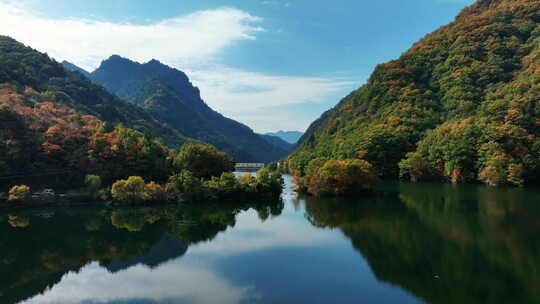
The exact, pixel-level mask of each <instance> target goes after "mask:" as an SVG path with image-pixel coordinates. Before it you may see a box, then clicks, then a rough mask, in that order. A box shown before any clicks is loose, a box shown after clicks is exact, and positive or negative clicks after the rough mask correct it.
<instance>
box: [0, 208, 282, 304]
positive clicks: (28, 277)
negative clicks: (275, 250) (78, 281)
mask: <svg viewBox="0 0 540 304" xmlns="http://www.w3.org/2000/svg"><path fill="white" fill-rule="evenodd" d="M250 208H253V209H255V210H256V211H257V212H258V213H259V215H260V216H261V217H264V216H266V214H269V213H272V214H279V213H280V212H281V210H282V209H283V203H282V202H274V203H264V204H263V203H260V204H242V205H208V206H204V207H202V206H196V207H190V206H165V207H153V208H120V209H94V208H68V209H56V210H55V212H49V211H47V210H40V211H35V210H32V211H21V212H16V213H10V214H0V227H2V228H1V229H0V248H2V251H1V252H0V273H2V276H0V303H2V304H4V303H6V304H10V303H18V302H20V301H23V300H27V299H29V298H32V297H34V296H36V295H38V294H41V293H43V292H45V291H46V290H47V289H50V288H52V287H53V286H54V285H56V284H58V283H59V282H60V281H61V279H62V277H63V276H64V275H65V274H67V273H69V272H78V271H80V270H81V269H82V268H83V267H84V266H86V265H88V264H90V263H92V262H98V263H99V264H100V265H102V266H103V267H104V268H106V269H107V270H108V271H110V272H112V273H115V272H118V271H121V270H124V269H127V268H130V267H132V266H135V265H146V266H148V267H150V268H154V267H158V266H159V265H160V264H162V263H164V262H167V261H170V260H172V259H176V258H178V257H181V256H182V255H184V254H185V252H186V250H187V248H188V246H190V245H191V244H195V243H198V242H201V241H207V240H211V239H213V238H214V237H215V236H216V235H217V234H218V233H220V232H221V231H224V230H226V229H227V228H228V227H233V226H234V225H235V218H236V215H237V214H238V213H239V212H241V211H242V210H247V209H250ZM43 214H47V215H48V216H43Z"/></svg>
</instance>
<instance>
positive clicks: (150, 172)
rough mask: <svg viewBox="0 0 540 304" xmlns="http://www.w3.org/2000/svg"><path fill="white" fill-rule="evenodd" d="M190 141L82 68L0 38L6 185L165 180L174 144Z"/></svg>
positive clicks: (1, 151)
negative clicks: (95, 178) (93, 178)
mask: <svg viewBox="0 0 540 304" xmlns="http://www.w3.org/2000/svg"><path fill="white" fill-rule="evenodd" d="M157 138H159V139H161V140H162V141H163V142H164V143H165V144H167V145H168V147H167V146H165V145H164V144H162V143H161V142H160V141H158V140H156V139H157ZM187 140H189V139H188V138H186V137H184V136H183V135H181V134H180V133H179V132H178V131H177V130H174V129H172V128H170V127H167V126H165V125H163V124H161V123H160V122H158V121H156V120H155V119H154V118H152V117H151V116H150V115H149V114H148V113H147V112H146V111H145V110H144V109H142V108H141V107H138V106H136V105H133V104H131V103H129V102H127V101H124V100H122V99H120V98H118V97H116V96H114V95H112V94H110V93H109V92H107V90H106V89H104V88H103V87H101V86H99V85H97V84H94V83H92V82H91V81H90V80H88V79H87V78H86V77H84V76H83V75H82V74H81V73H78V72H72V71H69V70H67V69H66V68H64V66H63V65H62V64H60V63H58V62H56V61H54V60H52V59H50V58H49V57H48V56H47V55H46V54H42V53H40V52H38V51H35V50H33V49H31V48H30V47H26V46H24V45H23V44H21V43H19V42H17V41H16V40H14V39H12V38H9V37H5V36H0V172H1V173H0V188H2V189H0V190H4V189H3V188H4V187H8V186H10V185H13V184H15V183H16V182H17V179H18V178H25V182H28V183H32V182H33V181H31V180H30V179H36V181H35V182H38V181H37V180H40V179H41V180H44V179H47V180H48V181H50V183H52V182H54V181H56V182H57V184H58V185H60V186H61V187H69V186H70V183H74V184H78V185H80V184H81V183H82V181H83V179H84V175H85V174H97V175H100V176H101V177H102V179H103V180H104V182H109V181H114V180H116V179H118V178H125V177H127V176H130V175H141V176H148V177H149V178H152V179H154V180H160V179H163V178H165V177H167V176H168V175H170V170H171V164H170V161H168V160H167V157H171V155H172V154H173V152H172V151H171V150H170V149H169V147H179V146H180V145H182V144H183V143H184V142H186V141H187ZM50 183H49V185H50Z"/></svg>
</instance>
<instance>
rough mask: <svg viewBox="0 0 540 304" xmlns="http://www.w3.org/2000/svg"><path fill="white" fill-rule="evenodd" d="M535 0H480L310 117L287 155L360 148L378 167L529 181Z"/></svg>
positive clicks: (534, 137)
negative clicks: (330, 106) (320, 113)
mask: <svg viewBox="0 0 540 304" xmlns="http://www.w3.org/2000/svg"><path fill="white" fill-rule="evenodd" d="M539 114H540V1H538V0H479V1H477V2H476V3H475V4H473V5H471V6H470V7H467V8H466V9H464V10H463V11H462V12H461V13H460V14H459V15H458V16H457V18H456V19H455V21H454V22H452V23H450V24H448V25H446V26H444V27H442V28H440V29H439V30H437V31H435V32H434V33H432V34H429V35H427V36H426V37H425V38H423V39H422V40H421V41H419V42H418V43H416V44H415V45H414V46H413V47H412V48H411V49H409V50H408V51H406V52H405V53H404V54H403V55H402V56H401V57H400V58H399V59H397V60H393V61H390V62H388V63H385V64H381V65H379V66H377V67H376V69H375V71H374V72H373V74H372V75H371V77H370V79H369V80H368V82H367V83H366V84H365V85H364V86H362V87H361V88H359V89H358V90H356V91H355V92H353V93H351V95H349V96H348V97H346V98H345V99H344V100H342V101H341V102H340V103H339V104H338V105H337V106H336V107H335V108H334V109H332V110H330V111H328V112H326V113H325V114H324V115H323V116H322V117H321V118H320V119H319V120H317V121H315V122H314V123H313V124H312V126H311V127H310V129H309V130H308V132H307V133H306V135H305V136H304V137H303V139H302V140H301V143H300V148H299V149H297V150H296V151H295V153H293V154H292V155H291V156H289V158H288V164H289V167H290V170H291V171H298V172H300V173H302V171H303V170H304V169H305V167H306V165H307V164H308V163H309V161H310V160H312V159H314V158H317V157H326V158H337V159H343V158H352V157H357V158H363V159H365V160H367V161H369V162H371V163H372V164H373V165H374V166H375V167H376V168H377V169H378V171H379V173H380V174H381V175H382V176H384V177H397V176H398V175H399V174H401V176H403V177H407V178H411V179H413V180H418V179H428V178H429V179H447V180H451V181H453V182H470V181H477V180H481V181H483V182H485V183H487V184H491V185H499V184H514V185H521V184H523V183H533V182H538V179H539V177H540V172H539V168H540V167H539V165H540V139H539V138H538V136H539V135H540V134H539V132H540V115H539Z"/></svg>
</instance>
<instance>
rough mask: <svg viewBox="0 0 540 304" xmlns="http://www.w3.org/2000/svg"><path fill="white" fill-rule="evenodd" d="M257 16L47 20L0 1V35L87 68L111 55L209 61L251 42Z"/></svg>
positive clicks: (220, 12) (226, 13)
mask: <svg viewBox="0 0 540 304" xmlns="http://www.w3.org/2000/svg"><path fill="white" fill-rule="evenodd" d="M260 20H261V18H259V17H256V16H253V15H251V14H249V13H247V12H244V11H241V10H238V9H234V8H221V9H213V10H204V11H198V12H194V13H192V14H189V15H186V16H181V17H177V18H172V19H165V20H162V21H160V22H157V23H153V24H149V25H136V24H130V23H122V24H118V23H111V22H105V21H92V20H81V19H49V18H46V17H44V16H41V15H39V14H38V13H34V12H31V11H30V10H29V9H28V8H23V7H18V6H15V5H12V4H9V3H6V2H3V3H0V33H1V34H3V35H8V36H11V37H13V38H15V39H17V40H19V41H21V42H23V43H25V44H29V45H31V46H32V47H33V48H36V49H38V50H40V51H45V52H47V53H48V54H49V55H51V56H52V57H54V58H56V59H58V60H68V61H71V62H74V63H76V64H78V65H80V66H81V67H83V68H86V69H90V70H91V69H92V68H95V67H97V65H98V64H99V62H100V61H101V60H102V59H104V58H107V57H109V56H110V55H112V54H120V55H122V56H125V57H128V58H130V59H133V60H136V61H148V60H150V59H152V58H158V59H160V60H163V61H165V62H172V63H176V64H181V63H185V62H190V63H193V62H198V61H201V62H208V60H211V59H212V58H213V57H214V56H215V55H216V54H218V53H219V52H220V51H221V50H223V49H224V48H225V47H227V46H230V45H231V44H233V43H234V42H236V41H241V40H252V39H255V34H256V33H257V32H260V31H263V29H262V28H261V27H259V26H256V25H255V24H256V23H257V22H259V21H260Z"/></svg>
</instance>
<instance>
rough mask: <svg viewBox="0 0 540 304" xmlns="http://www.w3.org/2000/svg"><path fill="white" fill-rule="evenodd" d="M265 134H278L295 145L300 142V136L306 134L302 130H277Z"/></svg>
mask: <svg viewBox="0 0 540 304" xmlns="http://www.w3.org/2000/svg"><path fill="white" fill-rule="evenodd" d="M265 135H271V136H277V137H279V138H281V139H283V140H284V141H286V142H288V143H290V144H293V145H294V144H296V143H297V142H298V140H299V139H300V137H302V135H304V133H302V132H300V131H277V132H271V133H265Z"/></svg>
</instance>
